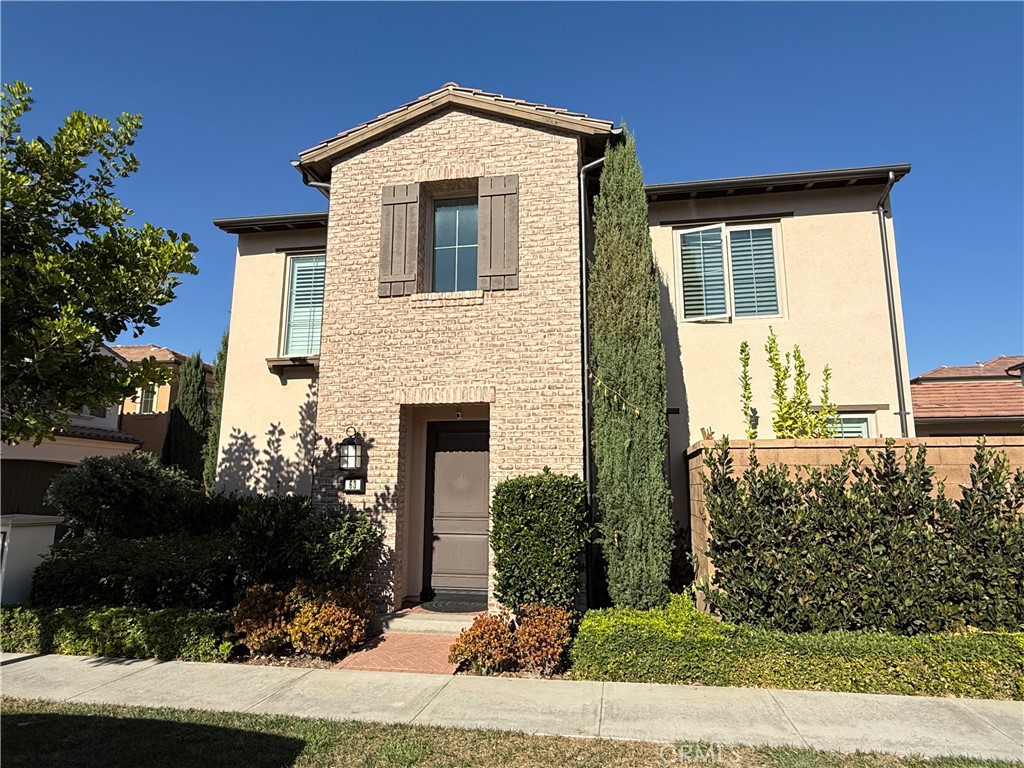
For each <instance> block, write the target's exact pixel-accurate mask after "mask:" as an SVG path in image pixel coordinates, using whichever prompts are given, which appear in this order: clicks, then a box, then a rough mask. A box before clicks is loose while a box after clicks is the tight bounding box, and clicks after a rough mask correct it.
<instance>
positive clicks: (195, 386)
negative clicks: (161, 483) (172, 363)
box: [161, 352, 210, 484]
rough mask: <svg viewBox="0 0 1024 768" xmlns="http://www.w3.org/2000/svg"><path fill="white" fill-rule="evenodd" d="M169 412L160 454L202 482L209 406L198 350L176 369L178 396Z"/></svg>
mask: <svg viewBox="0 0 1024 768" xmlns="http://www.w3.org/2000/svg"><path fill="white" fill-rule="evenodd" d="M169 416H170V420H169V422H168V424H167V434H166V435H165V436H164V445H163V451H162V457H161V458H162V459H163V462H164V464H166V465H167V466H170V467H179V468H180V469H181V470H182V471H183V472H184V473H185V474H186V475H188V476H189V477H191V478H192V479H193V480H195V481H196V483H197V484H201V483H202V482H203V446H205V445H206V433H207V431H208V430H209V428H210V410H209V404H208V402H207V396H206V366H205V365H204V364H203V360H202V358H201V357H199V353H198V352H196V353H195V354H193V355H189V357H188V358H186V359H185V362H183V363H182V364H181V368H180V369H179V370H178V397H177V399H175V401H174V405H172V406H171V411H170V414H169Z"/></svg>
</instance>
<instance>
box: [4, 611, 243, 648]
mask: <svg viewBox="0 0 1024 768" xmlns="http://www.w3.org/2000/svg"><path fill="white" fill-rule="evenodd" d="M0 627H2V630H3V633H2V635H0V648H2V649H3V651H5V652H29V653H67V654H75V655H83V656H120V657H125V658H150V657H154V658H158V659H182V660H183V661H223V660H225V659H226V658H227V656H228V655H229V654H230V652H231V648H232V644H231V642H230V641H229V640H228V638H227V631H228V629H229V627H230V623H229V621H228V617H227V615H226V614H223V613H217V612H215V611H202V610H183V609H164V610H158V611H151V610H148V609H146V608H133V607H123V606H122V607H116V608H96V609H90V608H56V609H46V608H23V607H13V608H3V609H0Z"/></svg>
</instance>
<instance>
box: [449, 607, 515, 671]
mask: <svg viewBox="0 0 1024 768" xmlns="http://www.w3.org/2000/svg"><path fill="white" fill-rule="evenodd" d="M448 661H449V663H451V664H459V665H467V666H469V668H470V669H472V670H473V671H474V672H478V673H480V674H483V675H492V674H495V673H497V672H506V671H509V670H512V669H514V668H515V665H516V646H515V639H514V638H513V636H512V626H511V622H510V620H509V616H508V614H507V613H501V614H500V615H498V616H488V615H486V614H483V615H480V616H477V617H476V619H474V620H473V625H472V626H471V627H469V629H464V630H463V631H462V634H460V635H459V637H458V639H457V640H456V641H455V644H454V645H452V648H451V652H450V653H449V654H448Z"/></svg>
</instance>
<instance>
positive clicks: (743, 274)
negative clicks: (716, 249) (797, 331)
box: [729, 227, 779, 317]
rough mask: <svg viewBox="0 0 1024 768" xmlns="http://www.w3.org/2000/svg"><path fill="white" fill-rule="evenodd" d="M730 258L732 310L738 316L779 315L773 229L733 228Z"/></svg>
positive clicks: (730, 238)
mask: <svg viewBox="0 0 1024 768" xmlns="http://www.w3.org/2000/svg"><path fill="white" fill-rule="evenodd" d="M729 258H730V266H731V268H732V295H733V313H734V314H735V315H736V316H737V317H752V316H756V315H777V314H779V291H778V288H777V286H776V282H775V247H774V243H773V238H772V228H771V227H751V228H742V229H740V228H735V227H730V228H729Z"/></svg>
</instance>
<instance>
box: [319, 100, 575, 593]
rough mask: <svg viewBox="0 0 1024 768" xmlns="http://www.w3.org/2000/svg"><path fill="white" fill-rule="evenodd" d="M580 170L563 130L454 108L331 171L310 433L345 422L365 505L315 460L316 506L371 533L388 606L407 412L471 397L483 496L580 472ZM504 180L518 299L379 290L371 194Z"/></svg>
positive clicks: (340, 431) (402, 506) (400, 577)
mask: <svg viewBox="0 0 1024 768" xmlns="http://www.w3.org/2000/svg"><path fill="white" fill-rule="evenodd" d="M579 166H580V145H579V140H578V138H577V137H576V136H573V135H570V134H569V133H564V132H560V131H557V130H554V129H552V130H548V129H545V128H543V127H538V126H537V125H533V124H527V123H522V122H518V121H516V120H513V119H502V118H496V117H494V116H485V115H483V114H477V113H473V112H471V111H466V110H450V111H447V112H442V113H440V114H437V115H434V116H432V117H429V118H425V119H423V120H421V121H420V122H418V123H413V124H411V125H407V126H405V127H403V128H402V129H401V130H399V131H397V132H396V133H393V134H390V135H388V136H386V137H384V138H383V139H381V140H379V141H377V142H375V143H373V144H370V145H367V146H364V147H360V148H358V149H355V150H354V151H353V152H351V153H350V154H348V155H344V156H342V157H340V158H339V159H337V160H336V161H335V162H334V165H333V170H332V175H331V198H330V213H329V219H328V231H327V270H326V289H325V302H324V318H323V330H322V341H321V350H320V372H319V410H318V414H317V432H318V433H320V434H321V435H323V436H325V437H327V438H329V439H331V440H334V441H336V442H337V441H339V440H341V439H343V438H344V437H345V431H346V428H347V427H349V426H350V425H352V426H354V427H355V428H356V429H357V430H358V431H359V432H360V433H361V434H362V436H363V438H364V440H365V441H366V443H367V447H368V450H367V457H368V460H367V483H366V494H365V496H358V495H346V494H344V493H343V492H342V491H341V489H340V477H339V474H338V472H337V464H336V462H329V463H327V464H326V465H325V466H323V467H322V468H321V470H320V472H319V474H318V476H317V477H316V478H315V481H314V497H315V498H316V499H317V500H318V501H320V502H321V503H330V502H334V501H339V500H340V501H343V502H345V503H348V504H352V505H354V506H356V507H357V508H364V509H365V510H366V511H367V513H368V514H370V515H371V516H372V517H377V518H378V519H379V520H380V522H381V523H382V524H383V526H384V529H385V531H386V540H385V543H386V549H387V563H386V565H385V566H384V567H383V568H382V569H381V570H380V572H379V573H378V574H377V578H376V582H377V584H376V586H377V587H379V589H380V596H381V597H382V598H383V599H384V602H386V603H389V604H392V605H393V604H395V602H396V601H400V600H401V599H402V597H404V596H405V594H407V592H406V576H407V574H406V570H405V569H406V564H405V562H404V561H405V553H406V551H407V547H408V546H409V542H408V541H407V536H408V533H407V524H408V521H407V510H408V508H409V494H410V489H409V487H408V483H407V477H408V476H409V466H408V465H409V462H410V461H411V450H410V438H409V427H408V423H409V413H410V409H412V408H416V407H421V406H428V405H432V404H461V403H485V404H486V406H487V408H488V412H489V422H490V487H491V490H492V491H493V488H494V485H495V484H496V483H498V482H500V481H502V480H504V479H505V478H507V477H510V476H513V475H518V474H524V473H533V472H539V471H540V470H541V469H542V468H543V467H545V466H549V467H551V469H552V471H555V472H566V473H569V474H579V473H580V471H581V465H582V452H583V446H582V428H581V419H582V412H581V399H582V383H581V372H580V363H581V360H580V355H581V348H580V285H579V225H578V216H579V212H578V207H577V206H578V193H577V174H578V171H579ZM510 174H515V175H518V177H519V228H520V229H519V264H520V266H519V288H518V290H509V291H500V292H478V291H464V292H461V293H449V294H424V293H418V294H414V295H412V296H400V297H388V298H381V297H379V296H378V260H379V254H380V238H381V191H382V188H383V187H385V186H389V185H399V184H408V183H411V182H441V181H443V182H459V181H460V180H463V181H464V180H470V181H471V180H472V179H475V178H476V177H479V176H498V175H510ZM425 218H426V217H425V216H421V222H422V221H423V220H424V219H425ZM424 236H425V235H424ZM424 251H426V249H421V253H422V252H424ZM422 267H423V265H422V264H421V274H422ZM414 546H415V545H414ZM492 576H493V574H492ZM491 581H492V583H493V578H492V580H491Z"/></svg>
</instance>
